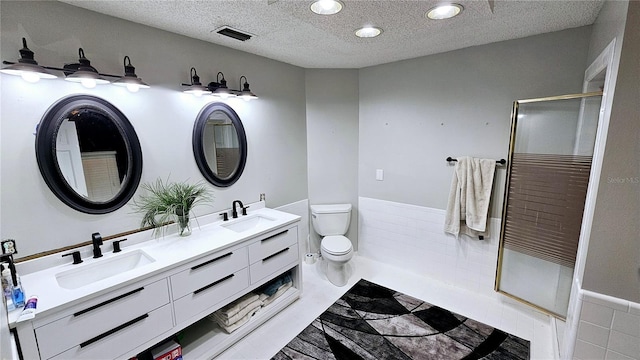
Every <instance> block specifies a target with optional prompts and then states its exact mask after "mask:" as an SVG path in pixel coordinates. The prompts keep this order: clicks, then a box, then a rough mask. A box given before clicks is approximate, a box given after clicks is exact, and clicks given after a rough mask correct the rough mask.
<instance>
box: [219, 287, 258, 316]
mask: <svg viewBox="0 0 640 360" xmlns="http://www.w3.org/2000/svg"><path fill="white" fill-rule="evenodd" d="M256 300H258V294H255V293H248V294H246V295H244V296H242V297H241V298H239V299H238V300H236V301H233V302H232V303H230V304H228V305H226V306H225V307H223V308H221V309H220V310H218V311H216V312H217V313H219V314H222V315H225V316H227V317H231V316H233V315H235V314H237V313H238V312H239V311H240V310H242V309H244V308H246V307H247V305H249V304H251V303H252V302H254V301H256Z"/></svg>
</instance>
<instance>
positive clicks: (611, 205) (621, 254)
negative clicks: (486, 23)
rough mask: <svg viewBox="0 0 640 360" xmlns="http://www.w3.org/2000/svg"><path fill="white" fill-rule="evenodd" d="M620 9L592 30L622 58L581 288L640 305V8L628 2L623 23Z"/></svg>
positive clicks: (622, 14) (618, 6) (622, 11)
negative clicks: (612, 40)
mask: <svg viewBox="0 0 640 360" xmlns="http://www.w3.org/2000/svg"><path fill="white" fill-rule="evenodd" d="M622 5H623V4H616V6H615V8H614V9H612V10H611V12H613V10H616V8H618V9H619V10H618V12H617V13H616V14H618V16H619V17H618V18H617V19H618V21H617V22H612V18H605V19H606V20H607V21H606V22H604V24H603V27H604V29H602V31H600V27H596V28H595V30H599V32H598V34H600V33H606V34H613V36H617V37H618V39H617V41H620V42H621V52H620V55H619V59H620V63H619V68H618V76H617V81H616V85H615V94H614V99H613V102H612V107H611V116H610V121H609V130H608V135H607V142H606V148H605V153H604V159H603V165H602V172H601V174H600V186H599V188H598V195H597V200H596V205H595V212H594V220H593V226H592V228H591V237H590V239H589V250H588V254H587V259H586V264H585V270H584V279H583V284H582V285H583V288H584V289H586V290H590V291H593V292H595V293H600V294H605V295H609V296H613V297H617V298H621V299H626V300H629V301H633V302H640V241H639V235H638V234H640V162H639V161H638V159H639V158H640V105H639V103H638V99H640V84H639V83H638V79H639V78H640V64H639V63H638V58H640V30H639V29H638V26H637V24H638V23H639V22H640V3H638V2H636V1H631V2H629V6H628V12H627V13H626V17H625V12H624V6H622ZM610 6H611V7H614V6H613V5H610ZM620 16H622V18H620ZM625 18H626V24H627V26H626V28H625V26H624V22H625ZM614 24H615V25H614ZM612 26H613V27H612ZM612 29H617V30H618V31H619V32H618V33H615V32H613V31H612ZM623 29H624V30H623ZM605 30H608V31H605ZM622 31H624V36H623V34H622ZM601 37H602V36H598V37H594V41H593V42H592V48H594V47H596V46H598V44H599V42H598V44H596V40H599V39H600V38H601ZM590 52H591V51H590Z"/></svg>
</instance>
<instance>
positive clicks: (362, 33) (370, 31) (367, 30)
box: [356, 26, 382, 38]
mask: <svg viewBox="0 0 640 360" xmlns="http://www.w3.org/2000/svg"><path fill="white" fill-rule="evenodd" d="M380 34H382V29H380V28H377V27H373V26H365V27H363V28H360V29H358V30H356V36H357V37H360V38H373V37H376V36H378V35H380Z"/></svg>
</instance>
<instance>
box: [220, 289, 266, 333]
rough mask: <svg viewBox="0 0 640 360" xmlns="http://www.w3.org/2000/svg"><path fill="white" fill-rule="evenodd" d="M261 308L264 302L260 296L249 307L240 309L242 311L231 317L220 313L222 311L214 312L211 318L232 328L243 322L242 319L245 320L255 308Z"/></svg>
mask: <svg viewBox="0 0 640 360" xmlns="http://www.w3.org/2000/svg"><path fill="white" fill-rule="evenodd" d="M261 306H262V301H261V300H260V298H259V297H258V296H256V299H255V300H254V301H253V302H251V303H249V304H248V305H247V306H245V307H244V308H242V309H240V311H238V312H236V313H235V314H233V315H231V316H230V315H228V314H225V313H222V312H220V310H218V311H216V312H214V313H213V314H211V315H209V316H213V317H214V318H215V319H216V320H217V321H218V322H219V323H220V324H223V325H226V326H231V325H233V324H235V323H236V322H238V321H239V320H241V319H242V318H244V317H245V316H246V315H247V314H248V313H250V312H252V311H253V310H254V309H255V308H259V307H261Z"/></svg>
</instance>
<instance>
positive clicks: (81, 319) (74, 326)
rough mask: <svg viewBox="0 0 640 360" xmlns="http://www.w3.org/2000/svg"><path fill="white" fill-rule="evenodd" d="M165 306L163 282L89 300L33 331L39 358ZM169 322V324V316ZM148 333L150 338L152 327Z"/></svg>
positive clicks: (165, 283) (45, 357) (47, 356)
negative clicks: (66, 314)
mask: <svg viewBox="0 0 640 360" xmlns="http://www.w3.org/2000/svg"><path fill="white" fill-rule="evenodd" d="M168 303H169V291H168V287H167V280H166V279H163V280H160V281H156V282H154V283H151V284H144V285H134V286H128V287H126V288H124V289H120V290H116V291H114V292H113V293H110V294H109V295H105V296H102V297H99V298H96V299H92V300H90V301H89V302H88V303H87V304H84V305H80V306H77V307H76V308H75V309H74V310H73V311H74V313H73V314H71V315H68V316H64V317H62V318H60V319H58V320H55V321H53V322H50V323H48V324H46V325H43V326H40V327H37V328H36V329H35V333H36V338H37V341H38V348H39V349H40V357H41V358H42V359H48V358H50V357H52V356H54V355H56V354H59V353H61V352H63V351H65V350H67V349H70V348H72V347H74V346H77V345H78V344H81V343H84V342H86V341H88V340H90V339H93V338H95V337H97V336H100V335H102V334H105V333H108V332H109V331H111V330H113V329H114V328H118V327H119V326H121V325H122V324H126V323H128V322H130V321H132V320H134V319H137V318H139V317H140V316H144V315H145V314H147V313H149V312H151V311H153V310H155V309H157V308H159V307H161V306H163V305H165V304H168ZM168 319H169V322H170V323H171V314H169V317H168ZM169 327H171V325H170V326H169ZM148 333H149V334H150V335H153V334H154V330H153V328H151V329H149V330H148ZM151 337H153V336H151ZM114 350H115V349H114ZM106 354H107V353H105V355H106ZM116 356H117V355H116ZM107 357H108V356H107Z"/></svg>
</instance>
